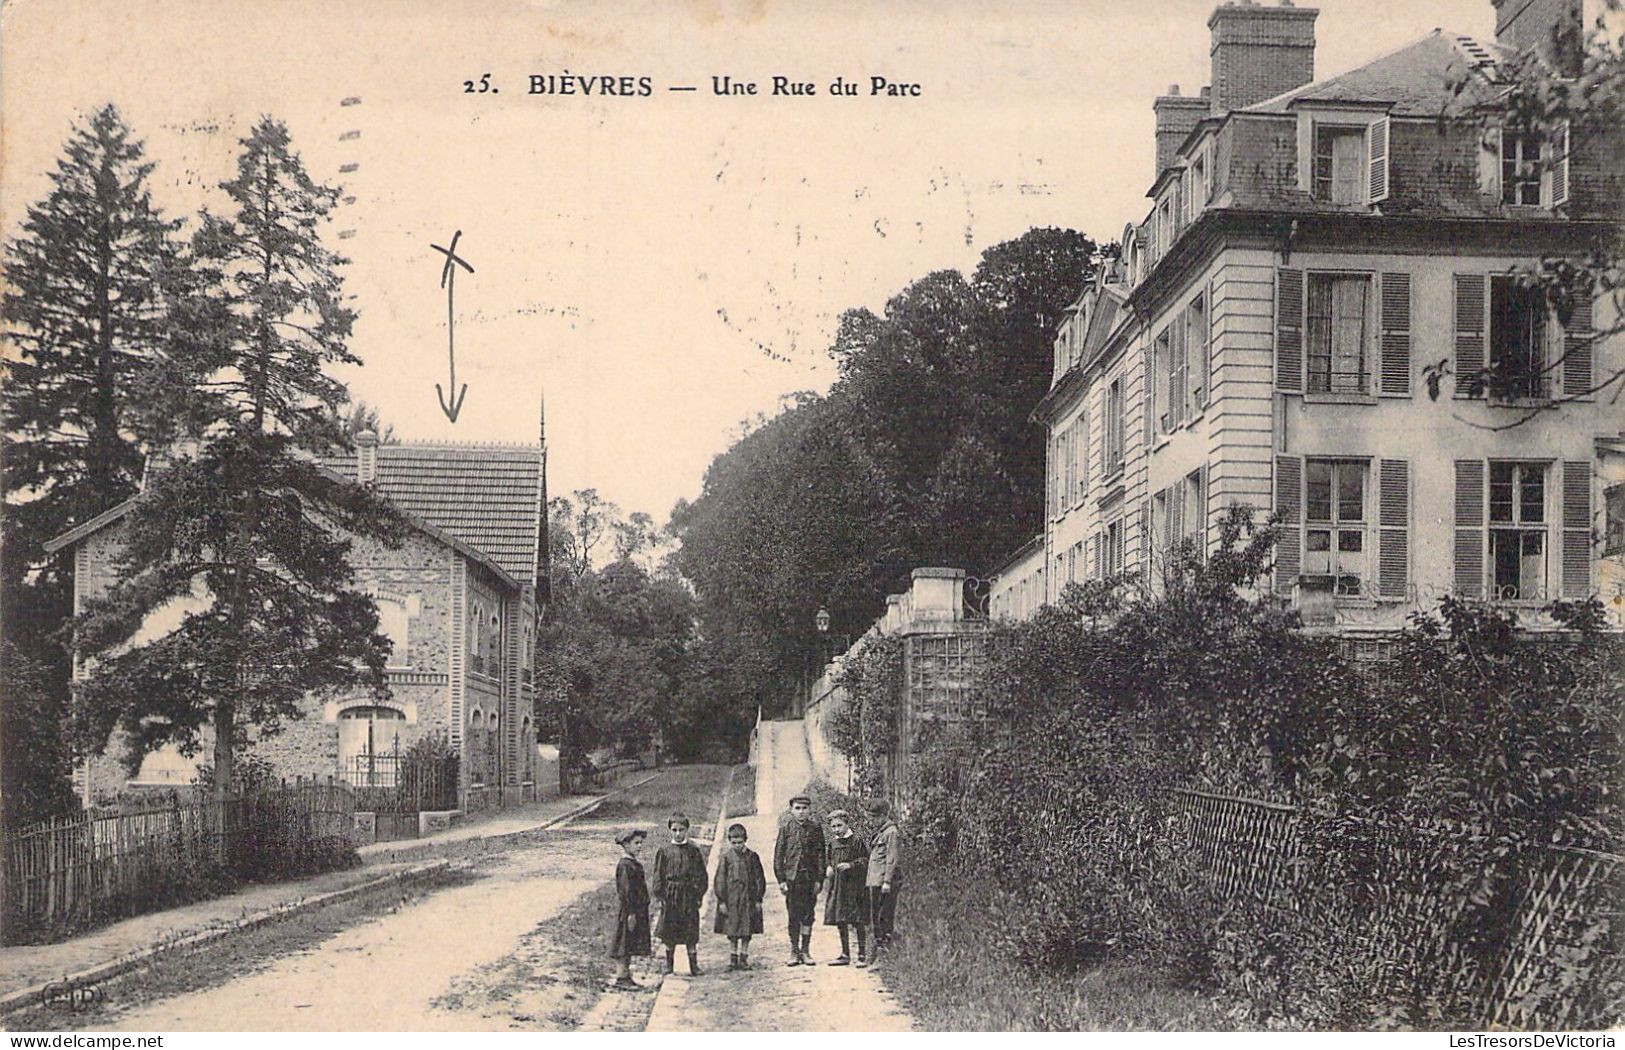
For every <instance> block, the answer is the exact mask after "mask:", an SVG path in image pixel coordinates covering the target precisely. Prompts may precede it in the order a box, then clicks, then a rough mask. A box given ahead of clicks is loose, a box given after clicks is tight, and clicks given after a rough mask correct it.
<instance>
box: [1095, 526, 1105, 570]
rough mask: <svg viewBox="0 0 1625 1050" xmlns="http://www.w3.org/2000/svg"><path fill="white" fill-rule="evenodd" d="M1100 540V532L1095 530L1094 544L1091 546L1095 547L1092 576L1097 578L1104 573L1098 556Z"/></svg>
mask: <svg viewBox="0 0 1625 1050" xmlns="http://www.w3.org/2000/svg"><path fill="white" fill-rule="evenodd" d="M1100 541H1101V533H1098V532H1097V533H1095V541H1094V544H1093V546H1094V548H1095V571H1094V578H1095V579H1097V580H1098V579H1100V578H1101V577H1102V576H1104V575H1105V572H1104V571H1103V567H1102V565H1101V558H1100V551H1101V542H1100Z"/></svg>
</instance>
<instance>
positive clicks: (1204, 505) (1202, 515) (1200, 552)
mask: <svg viewBox="0 0 1625 1050" xmlns="http://www.w3.org/2000/svg"><path fill="white" fill-rule="evenodd" d="M1211 502H1212V501H1211V500H1209V499H1208V491H1207V464H1206V463H1203V464H1202V465H1201V466H1200V467H1197V468H1196V513H1197V520H1196V527H1195V529H1193V530H1192V531H1193V532H1194V533H1195V535H1196V556H1197V557H1199V558H1201V559H1203V560H1204V561H1205V560H1207V526H1208V518H1209V516H1210V515H1209V514H1208V506H1209V504H1210V503H1211Z"/></svg>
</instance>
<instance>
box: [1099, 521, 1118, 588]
mask: <svg viewBox="0 0 1625 1050" xmlns="http://www.w3.org/2000/svg"><path fill="white" fill-rule="evenodd" d="M1105 557H1106V564H1105V566H1104V567H1103V568H1104V573H1105V575H1106V576H1121V575H1122V574H1123V519H1122V518H1118V519H1117V520H1116V521H1113V522H1111V523H1110V524H1109V525H1107V526H1106V555H1105Z"/></svg>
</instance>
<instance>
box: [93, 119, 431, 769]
mask: <svg viewBox="0 0 1625 1050" xmlns="http://www.w3.org/2000/svg"><path fill="white" fill-rule="evenodd" d="M242 147H243V150H242V153H241V155H240V157H239V160H238V167H237V176H236V178H234V179H232V180H230V181H228V182H225V183H222V184H221V189H222V190H224V191H225V193H226V195H227V196H228V198H229V199H230V201H231V204H232V211H231V213H230V214H229V215H224V216H216V215H211V214H205V215H204V216H203V220H202V225H201V229H200V230H199V232H198V234H197V236H196V238H195V239H194V249H195V251H196V253H197V255H198V257H199V259H200V260H201V261H202V263H203V266H204V271H203V272H204V274H205V276H206V278H207V281H208V291H209V294H208V295H207V297H206V298H205V299H204V301H203V305H202V306H200V307H199V308H198V309H196V310H195V311H194V312H193V314H192V317H191V324H192V325H193V332H192V334H193V337H194V338H195V340H196V342H197V344H198V345H199V346H201V347H204V348H206V349H207V352H208V353H209V355H210V356H209V364H210V365H211V366H212V367H211V371H210V373H209V374H208V375H207V376H206V377H205V378H204V379H202V380H201V381H200V384H199V387H200V389H201V390H202V392H203V393H204V394H206V395H207V399H208V405H209V407H210V411H211V419H210V422H209V425H208V427H207V428H206V430H205V433H204V435H203V436H204V441H203V444H202V445H201V447H200V449H199V451H198V453H197V454H196V455H195V456H189V457H182V458H179V459H177V461H176V462H175V463H174V465H173V466H171V467H170V468H169V469H167V470H165V471H164V472H162V473H160V474H158V475H157V476H156V477H155V478H154V479H153V483H152V484H150V485H149V487H148V490H147V493H146V496H145V498H144V499H143V500H142V501H140V503H139V504H137V506H136V508H135V510H133V511H132V512H131V514H130V515H129V516H128V518H126V520H125V522H124V528H125V536H124V540H125V548H124V552H123V555H122V565H121V570H122V571H121V573H120V579H119V582H118V583H117V584H116V585H115V586H114V587H113V588H112V589H111V590H110V591H109V592H108V594H107V595H106V596H105V597H103V598H101V599H99V600H96V601H93V602H91V603H89V606H88V608H87V610H86V612H85V614H84V616H83V617H82V619H81V621H80V624H79V628H80V631H79V637H80V643H81V645H82V647H83V649H84V651H86V652H87V653H97V654H101V657H100V659H99V660H98V662H97V663H96V665H95V669H94V672H93V674H92V676H91V678H90V679H89V681H88V682H87V683H86V684H85V687H84V690H83V692H84V697H83V698H84V700H85V701H86V702H85V703H84V704H82V705H81V707H80V710H81V712H82V713H83V714H84V715H85V717H86V723H85V728H86V729H87V731H88V733H89V736H90V739H92V740H105V739H106V737H107V734H108V733H109V732H110V731H111V730H112V729H113V728H114V726H115V725H116V726H118V727H119V728H121V729H122V730H123V731H124V732H125V734H127V735H128V736H129V737H130V738H131V740H132V743H133V751H134V754H136V755H139V754H141V753H144V752H146V751H148V750H151V749H152V748H154V747H157V746H159V745H161V744H164V743H168V742H175V743H178V744H179V745H181V746H182V748H183V749H188V750H190V749H195V748H196V747H197V746H198V744H199V742H200V739H201V737H202V734H203V731H204V729H205V727H208V728H209V729H212V732H213V738H214V770H215V777H214V784H215V788H216V790H217V792H220V793H225V792H226V791H229V790H230V787H231V784H232V779H233V778H232V771H233V766H234V756H235V750H236V748H237V747H239V746H240V745H241V744H242V743H243V742H244V740H245V733H244V730H245V728H246V727H249V726H253V727H255V729H256V730H257V731H258V732H261V733H269V732H275V731H276V730H277V729H279V728H280V726H281V723H282V722H283V721H284V720H285V719H289V718H293V717H297V716H298V715H299V713H300V708H301V705H302V703H303V702H304V700H305V699H306V697H307V696H308V695H310V694H313V693H314V694H321V693H323V692H326V691H330V690H335V689H351V688H355V687H357V686H361V685H370V686H371V687H372V688H373V689H374V690H375V691H376V692H378V693H379V694H380V695H383V694H386V693H387V687H386V686H385V684H384V677H383V668H384V663H385V659H386V657H387V655H388V652H389V642H388V640H387V639H386V638H384V637H383V636H381V635H379V634H378V630H377V628H378V618H377V610H376V608H375V606H374V605H373V602H372V600H371V599H370V598H369V597H368V596H367V595H365V594H363V593H361V592H360V591H358V590H356V589H355V588H354V586H353V582H354V581H353V574H352V571H351V568H350V566H349V563H348V558H347V556H348V552H349V548H350V540H349V539H347V538H346V537H345V535H344V534H345V533H348V534H351V535H366V536H374V537H378V538H379V539H381V540H383V541H384V542H395V541H396V540H397V539H398V536H399V532H400V529H401V522H400V520H399V518H398V516H397V515H396V514H395V512H394V511H393V510H391V508H390V505H389V504H388V503H386V502H385V501H384V500H383V499H382V498H381V497H379V496H378V495H377V494H376V493H375V492H373V491H372V490H371V489H370V488H368V487H366V486H361V485H355V484H351V483H347V482H342V481H340V480H338V479H335V478H333V477H331V476H329V475H326V474H324V473H323V472H321V471H320V470H318V469H317V468H316V467H315V466H314V465H313V463H312V462H311V461H310V459H309V458H308V457H304V456H300V455H296V454H295V450H296V449H304V450H309V451H323V450H325V449H326V448H328V447H330V445H329V443H330V442H331V440H332V437H333V431H332V427H331V426H330V421H331V419H332V417H333V413H334V410H335V409H336V407H337V406H338V405H340V404H342V403H343V402H344V401H345V400H346V399H347V396H348V395H347V392H346V391H345V389H344V386H343V385H342V384H341V383H340V382H339V381H338V380H336V379H334V378H333V377H331V376H329V375H328V374H326V373H325V372H324V371H323V369H324V368H326V367H329V366H332V365H335V364H356V363H359V361H358V359H357V358H356V357H355V356H354V355H353V354H351V353H350V351H349V350H348V349H347V347H346V345H345V340H346V338H347V337H348V335H349V332H350V327H351V324H352V322H353V321H354V314H353V312H352V311H351V310H349V309H348V308H347V307H345V306H344V305H343V301H342V295H341V289H342V285H341V281H340V277H339V272H338V271H339V268H340V267H341V266H342V265H343V263H344V262H345V260H344V259H342V258H340V257H339V256H337V255H335V254H333V253H332V252H329V251H328V250H327V249H326V248H325V247H324V246H323V245H322V243H321V240H320V238H319V235H318V234H319V230H320V228H321V227H322V225H323V224H324V223H325V222H326V221H327V219H328V215H329V212H330V211H331V209H332V207H333V205H334V202H335V200H336V198H337V195H338V191H337V190H335V189H332V188H329V187H326V186H322V185H319V184H317V183H316V182H314V181H313V180H312V179H311V178H310V176H309V174H307V172H306V171H305V168H304V165H303V163H302V161H301V160H300V158H299V155H298V154H297V153H295V152H294V151H293V150H292V149H291V147H290V144H289V139H288V133H287V129H286V128H285V127H284V126H283V125H282V124H281V123H279V122H277V121H275V120H272V119H270V118H264V119H262V120H261V121H260V123H259V124H258V125H256V126H255V128H254V129H253V131H252V132H251V133H250V134H249V135H248V137H247V138H245V139H243V140H242ZM188 595H191V596H194V597H196V596H206V598H207V600H206V601H202V602H194V603H193V604H192V605H191V606H190V608H191V609H192V611H189V612H187V613H186V614H185V615H184V616H183V617H182V619H181V622H180V625H179V626H178V627H177V628H176V629H175V630H174V631H172V632H170V633H168V634H166V635H164V636H163V637H160V638H157V639H154V640H149V641H145V642H138V641H137V640H136V639H137V633H138V632H139V631H140V629H141V627H142V625H143V623H144V622H145V621H146V620H147V618H148V617H149V616H150V614H152V613H153V612H154V611H156V610H158V609H160V608H161V607H163V606H165V605H167V604H169V603H171V602H175V601H177V600H179V599H183V598H185V597H186V596H188ZM200 606H201V607H200Z"/></svg>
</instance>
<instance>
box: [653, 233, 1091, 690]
mask: <svg viewBox="0 0 1625 1050" xmlns="http://www.w3.org/2000/svg"><path fill="white" fill-rule="evenodd" d="M1094 253H1095V245H1094V243H1093V242H1092V241H1090V240H1089V239H1088V238H1086V237H1084V236H1082V235H1081V234H1078V233H1075V232H1073V231H1070V230H1058V229H1037V230H1032V231H1029V232H1028V233H1027V234H1025V235H1023V236H1022V237H1020V238H1017V239H1016V240H1013V241H1008V242H1005V243H1003V244H1000V245H997V246H995V247H993V248H991V249H989V250H988V251H987V252H985V253H984V254H983V257H982V260H981V262H980V264H979V265H978V266H977V268H976V270H975V271H974V272H973V274H972V275H971V276H970V277H968V278H967V277H966V276H965V275H963V274H961V273H958V272H955V271H951V270H944V271H939V272H937V273H932V274H928V275H926V276H924V277H922V278H920V279H919V280H917V281H915V282H913V283H912V284H910V285H909V286H908V287H906V288H904V289H903V290H902V291H901V292H899V293H898V294H897V295H896V296H894V297H893V298H892V299H891V300H890V301H889V302H888V303H887V304H886V309H885V311H884V313H883V314H881V315H877V314H875V313H873V312H872V311H869V310H861V309H860V310H853V311H849V312H848V313H846V314H845V315H844V316H843V317H842V318H841V322H840V325H839V328H838V330H837V332H836V335H835V340H834V342H833V344H832V346H831V348H830V354H831V356H832V357H834V358H835V360H836V362H837V364H838V366H839V369H840V378H839V379H838V380H837V382H836V383H835V385H834V386H833V387H832V388H831V390H830V392H829V394H828V395H827V396H826V397H821V398H820V397H803V398H798V399H797V400H795V401H794V402H793V403H792V404H790V405H788V406H787V407H786V409H785V410H784V411H783V412H781V413H780V414H779V415H778V416H777V417H775V418H773V419H772V420H769V421H765V422H763V423H762V424H761V425H760V426H757V427H755V428H754V429H751V430H749V431H747V432H746V433H745V434H744V435H743V436H742V437H741V438H740V440H738V441H737V442H735V444H734V445H733V447H732V448H730V449H729V450H728V451H726V452H724V453H723V454H722V455H720V456H718V457H717V458H716V459H715V460H714V461H713V462H712V464H711V466H710V468H709V469H708V470H707V472H706V477H705V485H704V489H703V491H702V493H701V495H700V497H699V498H698V499H696V500H695V501H693V502H692V503H683V504H679V505H678V506H677V507H676V508H675V509H674V510H673V513H672V520H671V526H670V528H671V530H672V532H673V533H674V534H675V535H676V536H677V537H678V538H679V540H680V542H681V549H680V551H679V552H678V555H677V558H676V563H677V565H678V567H679V569H680V570H681V571H682V573H683V574H684V575H685V576H686V577H687V578H688V579H689V580H691V581H692V582H693V584H694V586H695V589H696V592H697V594H698V597H699V599H700V620H701V625H702V627H701V634H702V637H703V638H704V639H705V640H706V642H707V644H708V645H709V646H712V647H720V646H727V645H728V644H729V643H728V641H727V640H728V639H733V638H750V639H751V640H752V642H751V646H750V648H751V651H752V653H753V654H765V655H766V657H767V658H766V659H764V660H752V661H751V662H750V665H749V666H750V667H751V668H753V671H752V673H751V674H747V675H742V676H728V677H727V678H725V679H722V680H720V681H723V682H724V683H725V685H726V687H727V688H731V689H737V690H738V692H737V693H735V694H733V695H732V696H730V697H729V699H728V702H727V704H726V705H725V706H726V707H727V708H728V709H729V710H732V711H735V712H749V711H753V710H754V708H755V705H756V704H758V703H763V704H767V705H772V704H774V703H777V702H782V701H783V699H784V698H785V697H786V696H787V695H788V694H789V693H790V691H791V690H792V689H794V688H796V687H797V685H798V683H803V682H804V681H805V679H806V676H807V674H808V673H809V672H810V670H811V667H812V665H813V664H814V663H815V662H817V661H818V660H819V659H820V658H821V657H822V656H823V655H824V651H823V645H824V640H823V639H821V638H820V637H819V635H818V632H817V631H816V629H815V627H814V614H815V612H816V611H817V610H818V609H819V608H820V607H824V608H827V609H828V611H829V613H830V615H831V618H832V620H833V623H834V629H833V632H832V633H833V634H835V635H836V636H839V635H841V634H843V633H845V634H849V635H852V634H858V633H861V632H862V631H863V630H864V629H865V628H866V627H867V626H868V625H869V623H871V622H872V621H873V620H874V618H875V617H876V616H878V615H879V614H880V612H881V611H883V609H884V601H885V595H886V594H887V593H888V592H892V591H897V590H900V589H901V588H903V587H904V586H906V584H907V579H908V573H909V570H911V569H913V568H916V567H918V566H921V565H952V566H957V567H960V568H965V569H968V570H970V571H971V572H972V573H979V572H985V571H987V570H988V569H989V568H990V567H991V566H992V565H993V564H994V563H996V562H997V561H998V560H999V559H1000V558H1002V557H1003V556H1004V555H1005V554H1007V553H1009V552H1010V551H1011V550H1013V549H1014V548H1016V547H1017V546H1019V545H1020V544H1021V542H1022V541H1023V540H1025V539H1026V538H1027V537H1029V536H1030V535H1031V534H1032V532H1033V531H1034V530H1035V529H1036V528H1037V526H1038V522H1039V515H1040V513H1041V506H1042V497H1043V469H1044V456H1043V434H1042V431H1041V430H1040V428H1038V427H1036V426H1033V425H1031V424H1029V423H1028V422H1027V418H1028V414H1029V413H1030V412H1031V410H1032V407H1033V405H1034V404H1036V403H1037V401H1038V399H1039V398H1040V397H1042V396H1043V393H1044V391H1045V390H1046V389H1048V386H1049V381H1050V365H1051V361H1052V360H1053V358H1052V355H1051V353H1050V342H1051V340H1052V338H1053V336H1054V326H1055V323H1056V322H1057V321H1058V320H1059V318H1060V315H1061V310H1062V308H1064V307H1065V306H1066V305H1067V304H1068V303H1070V302H1071V301H1072V300H1073V299H1074V298H1076V296H1077V294H1078V292H1079V290H1080V289H1081V288H1082V287H1083V284H1084V282H1085V281H1086V280H1087V279H1088V277H1089V275H1090V273H1091V272H1092V267H1093V257H1094Z"/></svg>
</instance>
